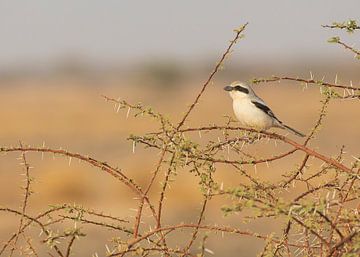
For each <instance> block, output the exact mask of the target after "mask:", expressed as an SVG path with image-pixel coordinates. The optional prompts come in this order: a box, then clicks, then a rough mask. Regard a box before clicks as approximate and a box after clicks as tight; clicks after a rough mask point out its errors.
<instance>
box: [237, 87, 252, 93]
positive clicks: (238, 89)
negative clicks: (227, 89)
mask: <svg viewBox="0 0 360 257" xmlns="http://www.w3.org/2000/svg"><path fill="white" fill-rule="evenodd" d="M235 90H236V91H239V92H243V93H245V94H249V89H247V88H245V87H242V86H236V87H235Z"/></svg>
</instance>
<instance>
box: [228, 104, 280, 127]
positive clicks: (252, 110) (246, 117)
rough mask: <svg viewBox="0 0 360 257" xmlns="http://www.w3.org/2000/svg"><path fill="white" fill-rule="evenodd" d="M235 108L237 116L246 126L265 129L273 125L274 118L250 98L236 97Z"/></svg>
mask: <svg viewBox="0 0 360 257" xmlns="http://www.w3.org/2000/svg"><path fill="white" fill-rule="evenodd" d="M233 109H234V113H235V116H236V118H237V119H238V121H239V122H240V123H241V124H242V125H244V126H247V127H252V128H257V129H261V130H264V129H268V128H270V127H272V125H273V119H272V118H271V117H270V116H268V115H267V114H266V113H264V112H263V111H262V110H260V109H259V108H257V107H256V106H255V105H254V104H253V103H252V102H251V100H250V99H235V100H234V101H233Z"/></svg>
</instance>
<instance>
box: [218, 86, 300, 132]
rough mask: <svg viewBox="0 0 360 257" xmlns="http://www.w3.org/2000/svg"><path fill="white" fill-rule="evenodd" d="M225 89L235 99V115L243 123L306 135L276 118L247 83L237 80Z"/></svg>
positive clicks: (247, 125) (252, 126)
mask: <svg viewBox="0 0 360 257" xmlns="http://www.w3.org/2000/svg"><path fill="white" fill-rule="evenodd" d="M224 90H226V91H228V92H229V94H230V96H231V98H232V99H233V109H234V113H235V116H236V118H237V119H238V120H239V121H240V123H241V124H242V125H244V126H246V127H251V128H255V129H258V130H267V129H269V128H271V127H276V128H282V129H286V130H288V131H290V132H292V133H294V134H295V135H297V136H300V137H304V136H305V135H304V134H302V133H300V132H298V131H296V130H295V129H293V128H290V127H289V126H287V125H285V124H283V123H282V122H281V121H280V120H279V119H278V118H276V116H275V114H274V113H273V112H272V111H271V110H270V108H269V107H268V106H267V105H266V103H265V102H264V101H263V100H262V99H261V98H260V97H258V96H257V95H256V94H255V92H254V90H253V89H252V88H251V87H250V86H249V85H247V84H246V83H244V82H240V81H235V82H233V83H231V85H230V86H226V87H224Z"/></svg>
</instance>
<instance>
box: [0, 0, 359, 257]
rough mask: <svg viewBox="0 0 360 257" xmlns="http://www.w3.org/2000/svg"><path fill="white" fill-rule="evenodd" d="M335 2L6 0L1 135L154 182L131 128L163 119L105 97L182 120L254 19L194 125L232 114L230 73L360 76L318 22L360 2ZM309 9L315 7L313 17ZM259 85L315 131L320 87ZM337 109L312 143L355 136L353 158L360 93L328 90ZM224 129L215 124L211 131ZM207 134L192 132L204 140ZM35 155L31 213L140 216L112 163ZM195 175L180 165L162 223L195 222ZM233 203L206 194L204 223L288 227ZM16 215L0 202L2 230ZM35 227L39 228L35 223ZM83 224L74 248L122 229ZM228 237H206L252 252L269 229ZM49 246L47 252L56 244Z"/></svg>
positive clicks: (87, 247)
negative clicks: (52, 210)
mask: <svg viewBox="0 0 360 257" xmlns="http://www.w3.org/2000/svg"><path fill="white" fill-rule="evenodd" d="M330 2H331V3H329V4H325V3H327V1H317V2H316V3H313V2H311V1H302V3H294V4H290V3H287V2H286V1H277V2H276V4H274V5H270V4H269V3H261V2H260V1H255V2H254V3H248V2H246V1H227V2H226V3H221V4H220V3H217V4H216V3H213V2H210V3H208V2H207V1H198V2H196V3H193V2H190V1H183V3H171V4H170V3H167V2H166V1H155V2H154V3H153V4H150V3H138V2H137V3H134V2H132V1H123V2H121V3H120V2H118V1H108V2H106V3H105V2H101V1H92V2H91V3H86V4H85V1H76V3H71V4H70V3H55V4H54V5H50V4H49V3H47V2H46V1H36V3H33V4H30V3H20V1H19V2H16V1H13V2H10V1H8V2H3V3H1V4H0V17H1V18H0V21H1V22H0V30H1V31H3V38H4V42H3V43H1V44H0V90H1V91H0V93H1V94H0V96H1V101H0V118H1V121H2V122H1V130H0V141H1V147H4V146H15V145H19V141H21V142H22V144H26V145H27V144H29V145H32V146H42V145H45V146H47V147H51V148H55V149H59V148H63V149H66V150H69V151H71V152H79V153H82V154H84V155H89V156H92V157H94V158H96V159H99V160H102V161H106V162H108V163H111V164H113V165H114V166H118V167H120V168H121V169H122V170H123V171H124V172H125V173H126V174H127V175H129V176H131V177H132V178H134V180H135V181H137V182H138V183H139V184H140V185H143V186H145V185H146V184H147V183H148V180H149V179H150V176H149V175H150V172H151V171H152V170H153V169H154V167H155V164H156V161H157V160H158V152H157V151H156V150H151V149H144V147H143V146H141V145H138V146H136V149H135V151H134V152H133V145H132V143H131V142H130V141H129V140H127V138H128V136H129V135H130V134H135V135H143V134H145V133H148V132H155V131H157V130H158V124H157V123H156V122H154V121H152V120H151V119H148V118H146V117H144V118H143V117H138V118H134V117H133V116H132V115H131V113H130V115H129V117H127V113H126V110H125V111H124V110H122V111H120V112H117V111H116V107H114V104H112V103H109V102H106V101H105V100H104V98H103V97H102V95H106V96H109V97H113V98H115V99H124V100H127V101H129V102H130V103H138V102H141V103H143V104H144V105H149V106H151V107H153V108H154V109H155V110H157V111H159V112H161V113H163V114H165V115H166V116H167V117H169V118H170V120H172V121H174V122H175V123H176V122H178V121H179V119H180V117H181V116H182V115H183V113H184V112H185V111H186V109H187V107H188V106H189V104H190V103H191V102H192V101H193V100H194V98H195V96H196V94H197V93H198V92H199V90H200V88H201V86H202V84H203V82H204V81H205V80H206V78H207V77H208V75H209V74H210V72H211V71H212V69H213V67H214V65H215V63H216V60H217V59H218V58H219V57H220V55H221V54H222V53H223V51H224V49H225V48H226V46H227V45H228V42H229V40H230V39H231V38H232V33H233V32H232V30H233V29H234V28H236V27H238V26H239V25H240V24H242V23H244V22H247V21H249V26H248V28H247V31H246V33H245V34H246V36H245V38H244V39H242V40H241V41H239V43H238V45H237V46H236V48H235V50H234V52H233V53H232V55H231V57H230V58H229V59H228V60H227V61H226V63H225V65H224V67H223V69H222V70H221V71H220V72H219V73H218V74H217V75H216V77H215V78H214V80H213V83H212V84H211V85H210V86H209V88H208V89H207V91H206V92H205V94H204V96H203V98H202V99H201V101H200V104H199V105H198V106H197V107H196V110H195V111H194V112H193V113H192V114H191V115H190V117H189V120H188V121H187V124H186V127H192V126H205V125H209V124H213V123H217V124H223V123H224V122H225V121H226V118H225V116H226V115H227V116H232V117H234V116H233V113H232V105H231V99H230V97H229V96H228V94H227V93H226V92H225V91H223V87H224V86H225V85H227V84H229V83H231V82H232V81H234V80H244V81H246V80H250V79H252V78H256V77H270V76H272V75H289V76H294V77H302V78H310V76H312V75H311V74H313V76H314V77H315V78H317V79H322V78H323V77H324V76H325V80H326V81H330V82H334V81H335V80H337V81H338V83H343V84H349V83H350V81H351V82H352V83H353V85H360V72H359V71H360V69H359V68H360V63H359V61H358V60H356V59H354V58H353V56H352V54H351V53H349V52H347V51H345V50H344V49H342V48H340V47H338V46H335V45H332V44H329V43H327V42H326V40H327V39H328V38H329V37H330V36H332V35H334V34H336V33H338V32H336V33H335V32H333V31H329V30H326V29H324V28H321V25H322V24H330V23H331V22H332V21H343V20H347V19H349V18H354V19H356V18H358V13H356V12H357V11H355V10H359V8H360V4H359V2H358V1H345V2H348V4H347V5H345V4H343V3H335V1H334V2H332V1H330ZM85 5H86V8H85V7H84V6H85ZM311 5H313V6H312V7H311ZM82 7H84V8H82ZM294 10H296V11H294ZM304 12H307V13H308V14H307V15H305V16H306V17H304ZM356 15H357V16H356ZM339 33H342V34H341V35H342V36H344V38H346V39H348V40H350V41H351V42H354V43H358V42H359V35H348V34H346V33H345V32H339ZM254 89H255V91H256V92H257V93H258V95H259V96H260V97H261V98H262V99H264V100H265V101H266V102H267V103H268V105H269V106H271V109H272V110H273V112H274V113H275V114H276V115H277V116H278V117H279V118H280V119H281V120H283V121H284V122H286V123H287V124H289V125H290V126H292V127H295V128H297V129H298V130H300V131H302V132H304V133H307V132H309V131H310V130H311V128H312V126H313V125H314V123H315V121H316V118H317V116H318V111H319V108H320V107H321V103H320V100H321V99H322V95H321V94H320V92H319V88H318V87H317V86H314V85H309V86H308V87H306V86H305V85H303V84H300V83H297V82H285V81H283V82H281V83H278V82H273V83H269V84H259V85H255V86H254ZM339 92H341V93H342V91H339ZM328 113H329V114H328V116H327V117H326V119H325V121H324V125H323V128H322V130H321V131H320V132H319V133H318V134H317V136H316V139H315V140H314V141H313V142H312V143H311V147H312V148H314V149H316V150H318V151H319V152H321V153H323V154H326V155H329V156H336V155H337V154H338V152H339V149H340V148H341V146H342V145H345V146H346V148H345V150H346V157H345V159H346V161H347V162H348V163H350V162H351V161H352V156H357V155H358V153H359V152H360V144H359V138H360V119H359V117H360V108H359V100H335V101H332V102H331V104H330V106H329V109H328ZM274 131H276V130H274ZM277 132H279V133H285V132H283V131H277ZM285 134H286V133H285ZM217 136H218V135H213V137H214V138H213V139H214V140H216V138H217ZM289 136H290V137H291V138H293V139H295V140H296V139H297V138H296V137H294V136H292V135H289ZM205 138H206V137H205ZM205 138H197V139H196V140H197V141H198V142H199V143H200V144H201V143H205ZM202 141H203V142H202ZM288 149H289V147H288V146H286V145H283V144H279V145H278V146H274V145H266V146H260V145H259V146H255V147H254V149H252V151H254V152H255V153H256V154H258V155H260V156H270V155H272V154H273V153H281V152H283V151H284V150H288ZM269 153H270V154H269ZM27 156H28V162H29V163H30V164H31V166H32V167H34V168H33V169H32V176H33V177H34V182H33V191H34V192H35V193H34V194H33V195H32V196H31V199H30V202H29V203H30V205H29V206H30V207H29V209H28V213H30V214H34V215H35V214H37V213H39V212H41V210H44V209H46V208H47V207H48V206H49V205H55V204H63V203H69V204H73V203H76V204H78V205H83V206H86V207H87V208H90V209H96V210H102V211H104V212H105V213H110V214H112V215H114V216H118V217H123V218H131V217H133V216H134V215H135V213H134V211H133V209H134V208H136V207H137V203H136V202H134V200H133V197H134V195H133V194H132V193H131V192H130V191H129V190H128V189H127V188H125V187H124V186H123V185H121V184H119V183H118V182H117V181H115V180H114V179H112V178H111V177H110V176H108V175H107V174H105V173H103V172H101V171H99V170H96V169H94V168H92V167H89V166H88V165H86V164H84V163H79V162H77V161H75V160H73V161H71V163H70V162H69V159H68V158H63V157H60V156H56V157H54V156H53V155H52V154H44V155H42V154H41V153H28V154H27ZM18 157H19V155H18V154H16V153H15V154H14V153H9V154H6V155H2V156H1V157H0V205H1V206H8V207H11V208H19V206H20V205H21V201H22V198H23V191H22V189H21V186H22V185H23V179H24V177H23V176H22V174H23V170H22V167H21V166H20V165H19V162H20V161H19V160H18ZM302 158H303V154H302V153H295V154H294V155H291V156H290V157H288V158H286V159H284V160H281V161H279V162H275V163H272V164H271V165H270V167H267V166H266V165H258V166H257V171H256V173H255V171H254V168H253V167H251V166H249V167H247V168H246V169H247V172H249V173H252V174H253V175H254V176H258V177H259V178H262V179H267V180H269V181H277V180H278V179H279V178H281V176H282V175H283V173H284V171H287V170H291V169H292V168H294V166H295V165H294V163H298V162H299V160H301V159H302ZM319 164H321V163H319ZM217 168H218V169H217V171H216V180H217V181H219V182H222V183H223V184H224V185H225V186H231V185H236V176H237V175H236V174H235V173H234V171H233V170H230V169H228V168H226V167H222V166H221V165H219V167H217ZM159 182H160V181H156V183H158V184H159ZM197 185H198V180H197V178H196V177H194V176H193V174H190V173H189V172H187V171H186V170H182V171H181V172H179V174H178V176H177V178H176V182H175V183H174V184H173V185H172V186H171V188H170V190H169V194H168V196H167V199H166V201H165V207H164V208H165V212H166V214H165V215H164V220H165V221H164V222H165V223H169V224H177V223H180V222H193V221H196V218H197V217H196V215H197V213H198V211H199V208H200V202H201V199H202V198H201V193H200V192H199V189H198V186H197ZM159 190H160V184H159V185H158V187H155V188H154V189H153V190H152V191H151V192H150V196H153V197H157V195H158V193H159ZM299 190H300V189H299ZM295 191H296V190H295ZM223 204H224V203H223V202H221V201H219V202H216V201H215V202H214V204H212V205H211V206H210V209H209V210H208V213H207V214H208V215H207V217H206V222H209V223H220V224H229V225H232V226H236V227H241V228H244V229H246V228H249V227H251V229H252V230H255V231H258V232H259V233H260V232H261V233H271V232H279V231H280V229H281V227H279V224H278V223H277V222H276V221H267V222H265V223H264V222H261V223H260V222H257V221H254V222H253V223H251V224H243V223H242V221H241V217H238V216H229V217H224V215H223V214H222V212H221V210H220V208H221V207H222V205H223ZM64 226H67V224H64ZM79 226H81V224H79ZM17 227H18V219H17V218H15V217H14V216H11V215H9V214H1V216H0V242H5V241H6V240H8V238H9V237H10V236H11V235H12V233H13V232H14V230H16V229H17ZM37 232H39V231H36V229H34V234H36V233H37ZM85 232H86V234H87V237H86V238H84V239H80V240H79V241H78V242H77V243H76V245H75V246H74V252H75V253H76V256H93V255H94V254H95V253H97V254H98V256H105V245H106V244H109V241H110V239H111V237H113V236H116V233H114V232H112V231H106V230H101V231H100V230H98V229H97V228H96V227H91V226H87V227H86V229H85ZM186 233H190V232H186V231H185V232H184V234H185V235H187V234H186ZM225 237H226V242H227V243H226V244H224V243H223V242H222V241H221V240H219V238H221V235H219V234H217V235H216V234H215V235H211V236H210V239H209V241H208V245H207V247H208V248H209V249H211V250H212V251H213V252H214V254H215V256H256V253H258V252H259V251H260V250H261V249H262V247H263V241H261V240H258V241H256V240H254V239H251V238H247V237H235V236H232V235H226V236H225ZM35 238H36V237H35ZM179 241H181V235H180V236H179V238H174V239H173V242H174V244H176V243H177V242H179ZM34 244H35V245H36V244H37V242H36V239H35V240H34ZM196 247H198V245H195V246H194V248H195V249H196ZM17 254H19V253H17V252H16V253H15V255H14V256H17ZM42 254H44V255H41V256H45V254H46V251H44V252H42ZM208 256H212V254H208Z"/></svg>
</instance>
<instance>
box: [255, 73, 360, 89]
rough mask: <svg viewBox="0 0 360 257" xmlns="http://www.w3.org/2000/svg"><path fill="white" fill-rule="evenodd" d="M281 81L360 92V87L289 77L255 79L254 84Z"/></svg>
mask: <svg viewBox="0 0 360 257" xmlns="http://www.w3.org/2000/svg"><path fill="white" fill-rule="evenodd" d="M280 80H290V81H297V82H303V83H306V84H317V85H321V86H326V87H330V88H331V87H334V88H342V89H351V90H360V87H359V86H357V87H353V86H347V85H338V84H336V83H329V82H325V81H322V80H314V79H302V78H294V77H288V76H283V77H281V76H273V77H271V78H259V79H254V80H253V83H260V82H274V81H280Z"/></svg>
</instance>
